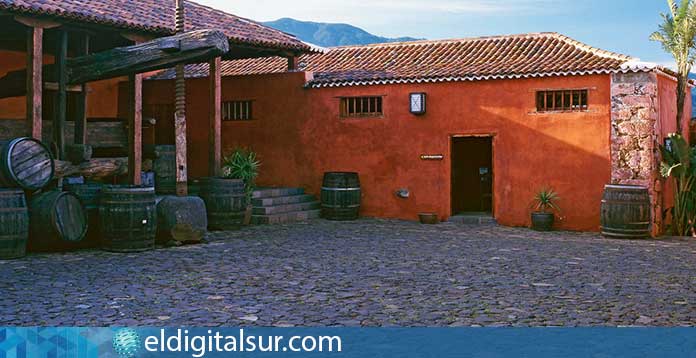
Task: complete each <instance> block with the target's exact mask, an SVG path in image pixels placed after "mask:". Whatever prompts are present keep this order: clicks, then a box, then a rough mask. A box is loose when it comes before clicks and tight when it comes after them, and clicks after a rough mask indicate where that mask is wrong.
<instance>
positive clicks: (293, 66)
mask: <svg viewBox="0 0 696 358" xmlns="http://www.w3.org/2000/svg"><path fill="white" fill-rule="evenodd" d="M287 59H288V72H292V71H297V68H298V67H299V60H298V57H297V56H289V57H288V58H287Z"/></svg>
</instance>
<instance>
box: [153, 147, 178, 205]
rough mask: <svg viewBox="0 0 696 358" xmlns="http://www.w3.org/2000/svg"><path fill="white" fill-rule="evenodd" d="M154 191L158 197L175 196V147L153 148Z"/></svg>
mask: <svg viewBox="0 0 696 358" xmlns="http://www.w3.org/2000/svg"><path fill="white" fill-rule="evenodd" d="M152 169H153V170H154V172H155V191H156V192H157V194H159V195H170V194H176V146H173V145H158V146H155V160H154V161H153V163H152Z"/></svg>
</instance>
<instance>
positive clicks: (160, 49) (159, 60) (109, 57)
mask: <svg viewBox="0 0 696 358" xmlns="http://www.w3.org/2000/svg"><path fill="white" fill-rule="evenodd" d="M174 43H175V44H177V46H178V49H179V50H177V51H174V50H175V49H174V48H172V44H174ZM227 51H229V43H228V41H227V36H225V34H223V33H222V32H220V31H215V30H198V31H189V32H185V33H182V34H177V35H174V36H170V37H163V38H158V39H156V40H153V41H149V42H145V43H141V44H137V45H132V46H127V47H117V48H115V49H111V50H108V51H104V52H100V53H95V54H92V55H89V56H82V57H79V58H73V59H70V62H69V63H68V66H69V68H70V77H69V82H70V83H85V82H91V81H98V80H103V79H107V78H113V77H118V76H123V75H128V74H131V73H143V72H149V71H155V70H160V69H163V68H170V67H172V66H174V65H177V64H180V63H197V62H200V61H207V60H208V59H210V58H212V57H215V56H220V55H222V54H224V53H225V52H227Z"/></svg>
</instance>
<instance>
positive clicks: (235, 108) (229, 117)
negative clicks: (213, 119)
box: [222, 101, 253, 121]
mask: <svg viewBox="0 0 696 358" xmlns="http://www.w3.org/2000/svg"><path fill="white" fill-rule="evenodd" d="M252 104H253V102H252V101H227V102H222V120H223V121H250V120H252V119H253V117H252V110H251V108H252Z"/></svg>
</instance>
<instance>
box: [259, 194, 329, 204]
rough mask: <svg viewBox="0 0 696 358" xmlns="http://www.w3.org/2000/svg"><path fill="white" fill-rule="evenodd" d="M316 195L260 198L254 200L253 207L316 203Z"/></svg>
mask: <svg viewBox="0 0 696 358" xmlns="http://www.w3.org/2000/svg"><path fill="white" fill-rule="evenodd" d="M315 200H316V199H315V198H314V195H309V194H301V195H288V196H276V197H270V198H259V199H252V200H251V205H252V206H254V207H259V206H275V205H285V204H297V203H306V202H308V201H315Z"/></svg>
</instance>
